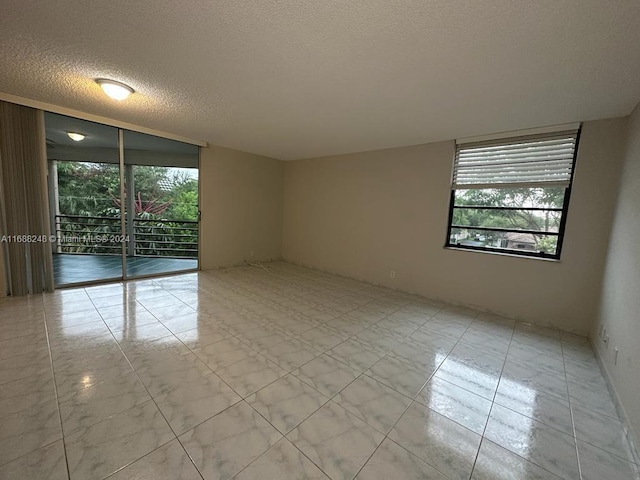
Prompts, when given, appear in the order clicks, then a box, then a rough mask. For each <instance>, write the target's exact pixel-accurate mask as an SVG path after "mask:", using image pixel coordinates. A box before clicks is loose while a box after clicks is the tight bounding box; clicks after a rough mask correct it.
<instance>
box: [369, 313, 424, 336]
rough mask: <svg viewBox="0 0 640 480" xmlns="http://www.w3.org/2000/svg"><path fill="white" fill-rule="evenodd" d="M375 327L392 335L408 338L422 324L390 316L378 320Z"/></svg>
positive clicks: (394, 315) (393, 315)
mask: <svg viewBox="0 0 640 480" xmlns="http://www.w3.org/2000/svg"><path fill="white" fill-rule="evenodd" d="M376 326H377V327H379V328H382V329H384V330H387V331H389V332H390V333H392V334H394V335H398V336H401V337H408V336H409V335H411V334H412V333H413V332H415V331H416V330H418V329H419V328H420V327H421V326H422V322H412V321H407V320H406V319H405V318H402V317H398V316H396V314H392V315H389V316H388V317H387V318H385V319H383V320H380V321H379V322H378V323H376Z"/></svg>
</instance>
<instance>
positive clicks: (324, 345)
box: [297, 325, 349, 352]
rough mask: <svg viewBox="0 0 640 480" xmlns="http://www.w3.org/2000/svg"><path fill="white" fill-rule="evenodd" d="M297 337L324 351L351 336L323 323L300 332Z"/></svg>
mask: <svg viewBox="0 0 640 480" xmlns="http://www.w3.org/2000/svg"><path fill="white" fill-rule="evenodd" d="M297 337H298V338H299V339H300V340H302V341H303V342H305V343H308V344H309V345H311V346H313V347H314V348H316V349H318V350H321V351H323V352H325V351H327V350H331V349H332V348H333V347H335V346H336V345H339V344H340V343H342V342H344V341H345V340H346V339H347V338H349V337H348V335H346V334H344V333H340V332H337V331H336V330H333V329H331V328H328V327H325V326H322V325H321V326H318V327H315V328H312V329H310V330H307V331H306V332H303V333H300V334H298V336H297Z"/></svg>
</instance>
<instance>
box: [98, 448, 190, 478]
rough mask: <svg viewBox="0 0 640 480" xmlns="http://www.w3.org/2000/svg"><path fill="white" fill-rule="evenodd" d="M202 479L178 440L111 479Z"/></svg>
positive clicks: (146, 456) (134, 463)
mask: <svg viewBox="0 0 640 480" xmlns="http://www.w3.org/2000/svg"><path fill="white" fill-rule="evenodd" d="M163 478H166V479H171V480H202V477H201V476H200V474H199V473H198V470H197V469H196V467H195V466H194V465H193V462H191V459H190V458H189V457H188V456H187V454H186V453H185V451H184V449H183V448H182V446H181V445H180V443H179V442H178V440H172V441H170V442H169V443H167V444H165V445H163V446H161V447H160V448H158V449H157V450H154V451H153V452H151V453H149V454H148V455H145V456H144V457H142V458H141V459H139V460H136V461H135V462H133V463H132V464H131V465H128V466H127V467H125V468H123V469H122V470H119V471H118V472H117V473H115V474H114V475H112V476H110V477H109V480H159V479H163Z"/></svg>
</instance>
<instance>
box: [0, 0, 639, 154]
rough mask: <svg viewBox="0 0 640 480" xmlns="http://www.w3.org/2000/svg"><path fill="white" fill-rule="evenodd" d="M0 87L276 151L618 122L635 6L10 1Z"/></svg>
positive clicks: (630, 81)
mask: <svg viewBox="0 0 640 480" xmlns="http://www.w3.org/2000/svg"><path fill="white" fill-rule="evenodd" d="M97 77H106V78H113V79H115V80H120V81H123V82H125V83H127V84H129V85H131V86H132V87H133V88H135V89H136V91H137V93H136V94H135V95H133V96H131V97H130V98H129V100H127V101H125V102H123V103H117V102H115V101H112V100H110V99H108V98H107V97H105V96H104V95H103V94H102V92H101V91H100V89H99V87H98V86H97V85H96V84H95V83H94V82H93V79H94V78H97ZM0 91H2V92H6V93H10V94H14V95H19V96H22V97H27V98H30V99H35V100H41V101H45V102H49V103H52V104H55V105H60V106H63V107H67V108H72V109H76V110H80V111H83V112H87V113H91V114H95V115H101V116H105V117H109V118H113V119H115V120H119V121H124V122H129V123H134V124H137V125H141V126H144V127H148V128H154V129H157V130H162V131H167V132H171V133H174V134H177V135H184V136H187V137H191V138H198V139H202V140H205V141H208V142H211V143H214V144H218V145H225V146H229V147H233V148H237V149H240V150H245V151H248V152H253V153H259V154H263V155H267V156H271V157H275V158H280V159H296V158H306V157H314V156H321V155H329V154H337V153H346V152H355V151H363V150H373V149H379V148H385V147H394V146H401V145H412V144H418V143H425V142H430V141H438V140H445V139H451V138H456V137H465V136H473V135H483V134H488V133H495V132H501V131H508V130H516V129H522V128H530V127H536V126H543V125H550V124H558V123H566V122H572V121H579V120H591V119H597V118H605V117H614V116H620V115H627V114H628V113H629V112H630V111H631V110H632V109H633V107H634V106H635V105H636V104H637V102H638V100H639V99H640V2H639V1H638V0H563V1H558V0H537V1H518V0H508V1H507V0H484V1H473V0H468V1H460V0H440V1H434V0H417V1H414V0H352V1H347V0H345V1H342V2H339V1H328V0H299V1H286V0H263V1H259V0H253V1H248V0H231V1H205V0H136V1H131V0H109V1H104V0H100V1H95V0H83V1H77V0H76V1H69V0H55V1H41V0H40V1H34V0H2V1H1V2H0Z"/></svg>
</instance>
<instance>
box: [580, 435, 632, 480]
mask: <svg viewBox="0 0 640 480" xmlns="http://www.w3.org/2000/svg"><path fill="white" fill-rule="evenodd" d="M578 452H579V454H580V466H581V467H582V479H583V480H602V479H607V480H639V479H640V468H639V467H638V465H636V464H634V463H631V462H627V461H626V460H623V459H621V458H619V457H617V456H615V455H611V454H609V453H607V452H605V451H603V450H600V449H598V448H596V447H594V446H593V445H589V444H588V443H585V442H582V441H580V440H578Z"/></svg>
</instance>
